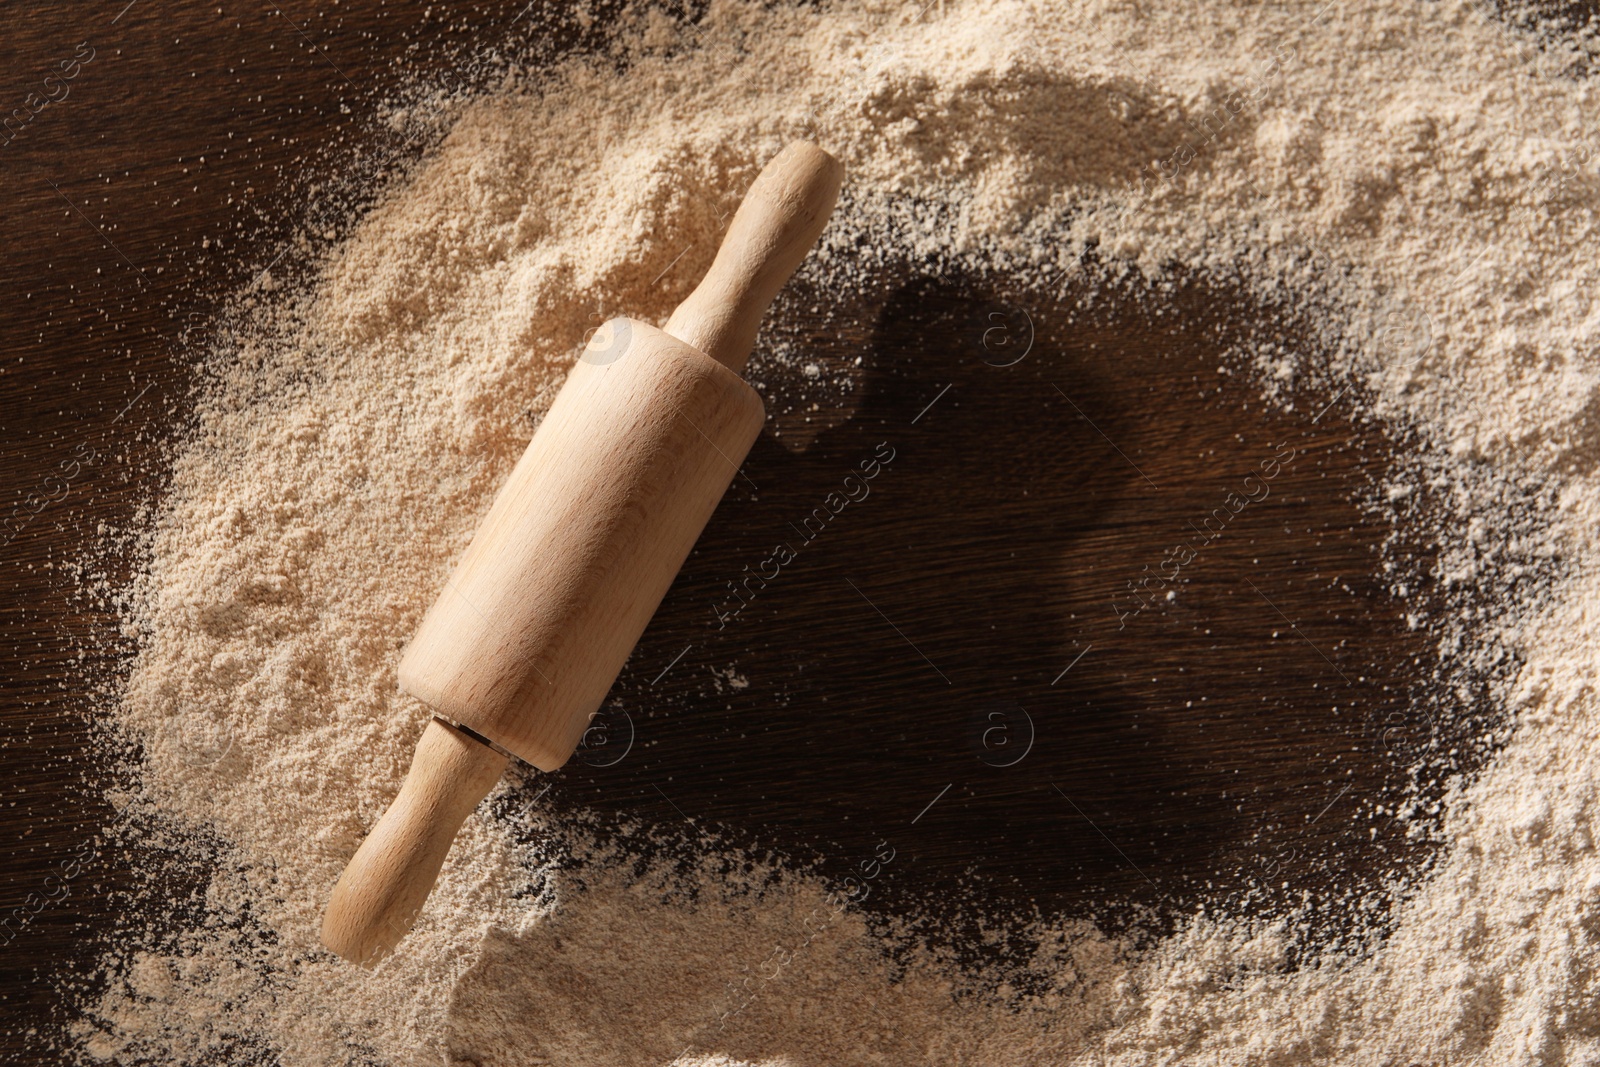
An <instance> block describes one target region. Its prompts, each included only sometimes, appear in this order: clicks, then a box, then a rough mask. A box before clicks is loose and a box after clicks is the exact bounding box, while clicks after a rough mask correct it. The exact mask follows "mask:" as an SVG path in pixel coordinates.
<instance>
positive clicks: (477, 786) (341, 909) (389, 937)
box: [322, 718, 506, 967]
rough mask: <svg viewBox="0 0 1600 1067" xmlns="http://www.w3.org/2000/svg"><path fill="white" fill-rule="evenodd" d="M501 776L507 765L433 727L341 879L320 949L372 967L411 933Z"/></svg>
mask: <svg viewBox="0 0 1600 1067" xmlns="http://www.w3.org/2000/svg"><path fill="white" fill-rule="evenodd" d="M505 769H506V757H505V756H504V755H503V754H502V753H500V752H498V751H496V750H495V749H493V748H491V747H490V746H488V745H486V744H484V743H483V742H482V741H481V740H478V739H476V738H474V737H473V736H472V735H471V734H469V733H468V732H466V731H465V730H462V729H461V728H459V727H457V726H454V725H452V724H450V723H447V722H445V721H444V720H442V719H437V718H435V719H430V720H429V721H428V725H427V726H426V727H425V728H424V729H423V731H422V739H421V740H420V741H418V742H417V754H416V755H415V756H414V757H412V760H411V770H410V772H409V773H408V774H407V775H406V780H405V784H404V785H402V786H401V787H400V793H399V795H397V796H396V797H395V798H394V803H392V804H390V805H389V810H387V811H385V812H384V813H383V817H382V818H380V819H379V820H378V824H377V825H376V826H374V827H373V828H372V832H371V833H370V834H368V835H367V839H366V840H365V841H363V842H362V843H361V847H360V848H359V849H358V850H357V851H356V854H355V858H354V859H352V860H351V861H350V865H349V866H348V867H346V868H345V870H344V874H342V875H340V876H339V882H338V884H337V885H335V886H334V887H333V897H332V899H330V900H329V902H328V910H327V912H326V913H324V915H323V918H322V943H323V944H324V945H326V946H328V947H329V948H330V949H332V950H333V951H335V952H337V953H338V954H339V955H341V956H343V957H344V958H345V959H347V960H350V961H351V962H352V963H359V964H361V965H362V966H363V967H371V966H373V965H374V964H376V963H377V962H378V961H379V960H381V959H382V958H383V957H384V956H387V955H388V954H389V953H390V952H391V951H392V950H393V949H394V947H395V946H396V945H398V944H399V943H400V940H401V939H402V938H403V937H405V936H406V934H407V933H408V932H409V931H410V930H411V927H412V924H414V923H415V922H416V920H417V915H418V914H419V913H420V912H421V911H422V904H423V902H424V901H425V900H427V899H428V893H429V892H430V891H431V890H432V889H433V883H434V881H435V879H437V878H438V877H439V869H440V868H441V867H443V866H444V859H445V856H446V855H447V854H448V853H449V851H450V843H451V842H452V841H454V840H455V836H456V832H457V831H458V830H460V829H461V824H462V822H464V821H465V820H466V817H467V816H468V815H470V814H471V813H472V809H473V808H476V807H477V806H478V803H479V802H480V801H481V800H483V798H484V797H486V796H488V795H489V790H491V789H493V788H494V784H495V782H497V781H499V780H500V775H501V774H502V773H504V771H505Z"/></svg>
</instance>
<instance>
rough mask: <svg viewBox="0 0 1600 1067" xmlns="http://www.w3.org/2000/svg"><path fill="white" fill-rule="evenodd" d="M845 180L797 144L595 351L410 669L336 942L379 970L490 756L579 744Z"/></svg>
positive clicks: (698, 524)
mask: <svg viewBox="0 0 1600 1067" xmlns="http://www.w3.org/2000/svg"><path fill="white" fill-rule="evenodd" d="M842 177H843V168H842V167H841V166H840V165H839V163H838V161H837V160H835V159H834V158H833V157H832V156H829V155H828V154H827V153H826V152H823V151H822V150H821V149H819V148H816V147H815V146H812V145H809V144H804V143H799V142H797V143H795V144H791V145H790V146H789V147H787V148H785V149H784V150H783V152H781V153H779V155H778V156H777V157H776V158H775V159H774V160H773V161H772V162H771V163H769V164H768V165H767V167H766V168H765V169H764V170H763V171H762V172H761V174H760V176H758V177H757V179H756V181H755V183H754V184H753V185H752V186H751V188H750V191H749V192H748V193H747V195H746V197H745V200H744V202H743V204H741V205H740V208H739V211H738V212H737V213H736V214H735V216H734V219H733V222H732V223H731V224H730V226H729V229H728V233H727V235H726V237H725V238H724V240H723V244H722V246H721V248H720V249H719V250H718V252H717V256H716V259H715V261H714V262H713V264H712V266H711V269H710V270H709V271H708V272H707V274H706V277H705V278H704V280H702V282H701V283H700V285H699V286H698V287H697V288H696V289H695V291H694V292H693V293H691V294H690V296H689V297H688V298H687V299H686V300H685V301H684V302H683V303H682V304H681V305H679V307H678V309H677V310H676V311H674V312H673V314H672V317H671V318H670V319H669V320H668V322H667V327H666V329H665V330H662V329H657V328H655V327H653V326H650V325H648V324H646V323H643V322H639V321H637V320H634V319H627V318H618V319H613V320H611V321H610V322H608V323H606V324H605V325H604V326H603V327H601V329H600V330H599V331H597V332H596V334H595V335H594V337H593V338H592V339H591V340H590V341H589V344H588V346H587V347H586V348H585V349H584V352H583V354H582V355H581V356H580V358H579V359H578V362H577V364H576V366H575V367H574V368H573V370H572V371H571V373H570V374H569V375H568V377H567V381H566V383H565V384H564V385H563V386H562V388H561V392H560V393H559V394H558V395H557V396H556V399H555V402H554V403H553V404H552V405H551V407H550V410H549V412H548V413H547V414H546V415H545V418H544V420H543V422H542V423H541V424H540V426H539V430H538V432H537V433H536V434H535V435H534V438H533V441H532V442H531V443H530V444H529V445H528V449H527V451H526V452H524V453H523V455H522V458H521V459H520V460H519V461H518V462H517V465H516V467H515V468H514V469H513V470H512V472H511V476H510V477H509V478H508V479H507V481H506V484H505V485H504V487H502V489H501V490H500V494H499V496H497V497H496V498H495V502H494V504H493V506H492V507H491V508H490V510H489V514H488V515H487V516H486V517H485V518H484V519H483V522H482V523H481V525H480V526H479V527H478V531H477V533H476V534H475V535H474V537H473V540H472V543H471V545H470V546H469V547H468V548H467V551H466V553H465V555H464V556H463V557H462V558H461V560H460V561H459V562H458V563H457V564H456V567H455V570H454V572H453V573H452V574H451V575H450V577H449V578H448V580H446V582H445V587H444V590H443V591H442V592H441V593H440V594H439V598H438V600H436V601H435V602H434V604H433V607H432V608H430V609H429V611H428V613H427V615H426V616H425V617H424V619H423V621H422V625H421V627H420V628H419V629H418V631H417V633H416V635H415V636H414V637H413V639H412V641H411V643H410V645H408V646H407V648H406V651H405V653H404V655H403V656H402V658H401V662H400V670H399V680H400V687H401V688H402V689H404V690H405V691H406V692H408V693H411V694H412V695H414V696H416V697H417V698H419V699H420V700H422V701H423V702H425V703H426V704H428V705H429V706H430V707H432V708H433V709H434V710H435V711H436V712H437V713H438V715H439V716H440V718H437V719H435V720H434V721H432V722H430V723H429V724H428V726H427V727H426V728H425V730H424V732H423V736H422V739H421V741H420V742H419V744H418V747H417V754H416V757H415V758H414V760H413V762H412V765H411V771H410V773H409V774H408V775H407V777H406V781H405V784H404V785H403V786H402V787H401V790H400V794H399V796H397V797H396V798H395V801H394V803H393V804H391V805H390V807H389V809H388V811H386V812H385V813H384V815H383V817H382V818H381V819H380V820H379V821H378V824H377V825H376V826H375V827H374V828H373V830H372V832H371V833H370V834H369V835H368V837H367V839H366V841H365V842H363V843H362V845H361V848H360V849H359V850H358V851H357V852H356V855H355V857H354V858H353V859H352V860H351V861H350V865H349V866H348V867H347V868H346V869H345V872H344V874H343V875H342V876H341V877H340V879H339V882H338V884H337V885H336V886H335V887H334V891H333V896H332V899H331V900H330V901H329V904H328V910H327V913H326V914H325V915H324V917H323V925H322V939H323V942H324V943H325V944H326V945H327V946H328V947H329V948H332V949H333V950H334V951H336V952H338V953H339V954H340V955H342V956H345V957H346V958H348V959H351V960H354V961H356V962H359V963H362V964H365V965H371V964H372V963H374V962H376V961H377V960H378V959H380V958H381V957H382V956H383V955H385V954H386V953H387V952H389V951H390V950H391V949H392V948H393V947H394V946H395V944H397V943H398V942H399V940H400V939H401V938H402V937H403V936H404V935H405V933H406V932H407V931H408V930H409V929H410V927H411V924H412V922H413V921H414V920H415V917H416V915H417V914H418V912H419V911H420V909H421V907H422V903H423V901H424V900H425V899H426V897H427V894H428V891H429V889H430V888H431V887H432V885H433V882H434V879H435V878H436V877H437V876H438V873H439V870H440V868H441V866H442V864H443V862H444V858H445V856H446V854H447V853H448V851H449V848H450V843H451V840H452V839H453V838H454V836H455V833H456V831H457V830H458V829H459V828H460V825H461V823H462V821H463V820H464V819H465V818H466V816H467V815H468V814H470V813H471V811H472V809H473V808H474V807H476V805H477V803H478V802H479V801H480V800H482V799H483V797H484V796H485V795H487V793H488V791H489V790H490V789H491V788H493V786H494V783H495V781H496V780H497V779H498V778H499V776H500V774H501V772H502V770H503V769H504V767H505V763H506V758H505V756H504V755H503V754H502V753H501V752H500V751H498V750H497V748H498V749H504V750H505V751H506V752H509V753H511V754H513V755H515V756H517V757H518V758H520V759H523V760H525V761H527V762H528V763H531V764H533V765H534V766H535V767H537V768H539V769H540V770H545V771H550V770H554V769H556V768H558V767H560V766H561V765H562V764H563V763H565V762H566V760H567V759H568V757H570V756H571V755H572V753H573V751H574V750H575V749H576V748H577V745H578V743H579V741H580V740H581V738H582V737H583V733H584V731H585V730H586V729H587V727H588V724H589V720H590V718H591V717H592V716H593V715H594V713H595V711H597V710H598V709H599V707H600V704H601V702H602V701H604V699H605V696H606V693H607V692H608V691H609V689H610V688H611V685H612V683H613V682H614V681H615V680H616V677H617V674H618V672H619V671H620V670H621V669H622V665H623V663H624V662H625V661H626V660H627V658H628V654H629V653H630V652H631V651H632V649H633V646H634V644H635V643H636V642H637V641H638V639H639V636H640V635H641V634H642V633H643V632H644V628H645V626H646V625H647V624H648V623H649V621H650V618H651V616H652V615H653V614H654V613H655V610H656V608H657V607H658V606H659V605H660V603H661V599H662V597H664V596H665V595H666V592H667V589H668V588H669V587H670V586H671V584H672V581H673V578H674V577H676V575H677V573H678V569H679V568H680V567H681V566H682V565H683V561H684V559H685V558H687V556H688V554H689V551H690V550H691V549H692V548H693V547H694V542H695V540H696V539H697V538H698V537H699V536H700V532H701V530H702V529H703V528H704V527H705V524H706V522H707V520H709V519H710V517H711V513H712V511H714V510H715V508H716V506H717V502H718V501H719V500H720V499H721V498H722V495H723V493H724V492H726V491H727V488H728V485H729V483H730V482H731V481H732V480H733V477H734V475H735V474H736V473H737V472H738V469H739V464H740V463H741V462H743V460H744V456H745V454H746V453H747V452H748V451H749V449H750V446H751V445H752V444H753V443H754V441H755V438H756V435H757V434H758V433H759V432H760V430H761V426H762V423H763V421H764V412H763V409H762V404H761V398H760V397H759V396H758V395H757V394H756V392H755V390H753V389H751V388H750V386H749V385H748V384H747V383H746V382H745V381H744V379H743V378H742V377H740V373H739V372H740V371H741V370H742V368H743V366H744V363H745V360H746V358H747V357H748V355H749V352H750V348H751V346H752V345H753V344H754V341H755V335H756V330H757V328H758V327H759V325H760V322H761V318H762V316H763V315H764V314H765V312H766V309H767V305H768V304H769V303H771V301H772V298H773V297H774V296H775V295H776V294H777V291H778V289H779V288H781V287H782V285H783V283H784V282H785V281H787V280H788V278H789V276H790V275H791V274H792V273H793V272H794V270H795V268H796V267H798V266H799V265H800V262H801V261H802V260H803V259H804V258H805V256H806V254H807V252H808V251H809V250H810V249H811V246H812V245H813V244H815V243H816V240H817V237H818V236H819V235H820V234H821V232H822V228H823V226H824V225H825V224H826V222H827V219H828V216H829V215H830V214H831V213H832V211H833V205H834V201H835V200H836V198H837V196H838V192H839V185H840V181H841V180H842ZM446 720H447V721H446ZM485 739H487V741H488V742H492V743H493V744H492V745H491V744H488V743H485Z"/></svg>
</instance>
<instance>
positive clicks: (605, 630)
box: [400, 319, 764, 771]
mask: <svg viewBox="0 0 1600 1067" xmlns="http://www.w3.org/2000/svg"><path fill="white" fill-rule="evenodd" d="M763 421H764V412H763V410H762V405H761V398H760V397H759V396H758V395H757V394H756V392H755V390H754V389H752V388H750V386H749V385H748V384H747V383H746V382H745V381H744V379H743V378H741V377H740V376H739V375H738V374H736V373H734V372H733V371H731V370H729V369H728V368H727V367H725V366H723V365H722V364H721V363H719V362H717V361H716V360H714V359H712V358H711V357H709V356H707V355H705V354H703V353H701V352H698V351H696V350H695V349H693V348H690V347H689V346H688V345H686V344H684V343H683V342H682V341H679V340H676V339H675V338H673V337H671V336H669V335H667V334H666V333H664V332H663V331H661V330H659V329H656V328H655V327H653V326H650V325H648V324H646V323H643V322H638V321H636V320H632V319H614V320H612V321H611V322H609V323H607V324H606V325H605V326H604V327H602V328H601V329H600V331H598V332H597V333H596V334H595V336H594V338H593V339H592V340H591V341H590V343H589V347H588V348H587V349H586V350H585V353H584V356H583V358H581V359H579V360H578V362H577V364H576V365H575V366H574V367H573V370H572V372H571V374H570V376H569V377H568V378H567V382H566V384H565V385H564V386H563V387H562V389H561V392H560V394H559V395H558V396H557V398H556V401H555V403H554V404H552V405H551V408H550V411H549V413H548V414H547V415H546V416H545V419H544V422H543V423H542V424H541V425H540V427H539V432H538V433H537V434H535V435H534V438H533V441H532V442H531V443H530V444H529V446H528V449H527V451H526V452H524V453H523V455H522V458H521V459H520V460H518V462H517V465H516V467H515V468H514V469H513V470H512V472H511V476H510V478H509V479H507V481H506V484H505V486H504V488H502V489H501V491H500V494H499V496H497V497H496V498H495V503H494V506H493V507H492V508H491V509H490V511H489V514H488V516H487V517H485V519H484V520H483V524H482V525H481V526H480V527H479V530H478V533H477V534H476V536H475V537H474V538H473V541H472V545H471V547H469V548H468V549H467V552H466V554H465V555H464V556H463V557H462V559H461V562H460V563H459V564H458V565H457V566H456V568H455V570H454V572H453V573H452V574H451V575H450V577H449V579H448V580H447V581H446V583H445V589H444V592H443V593H442V594H441V595H440V597H439V599H438V600H437V601H436V602H435V603H434V606H433V607H432V608H431V609H430V610H429V612H428V614H427V617H426V618H425V619H424V620H423V623H422V626H421V628H420V629H419V630H418V631H417V634H416V637H415V638H413V639H412V641H411V643H410V645H409V646H408V647H407V649H406V653H405V655H404V657H403V658H402V659H401V662H400V686H401V688H403V689H404V690H405V691H406V692H408V693H410V694H412V695H413V696H415V697H417V698H418V699H420V700H422V701H423V702H425V703H426V704H428V705H429V706H431V707H433V708H435V709H436V710H438V711H439V712H441V713H442V714H444V715H445V716H447V717H449V718H451V719H453V720H455V721H456V722H459V723H461V724H462V725H464V726H467V727H469V728H471V729H472V730H475V731H477V732H478V733H480V734H482V735H483V736H485V737H487V738H489V739H490V740H491V741H494V742H495V743H496V744H499V745H502V746H504V747H505V748H506V749H507V750H508V751H510V752H512V753H514V754H515V755H517V756H518V757H520V758H522V759H524V760H526V761H528V762H529V763H531V764H533V765H534V766H535V767H538V768H539V769H540V770H545V771H553V770H555V769H556V768H557V767H560V766H561V765H562V764H563V763H565V762H566V760H567V757H568V756H570V755H571V754H572V751H573V750H574V749H575V748H576V747H577V745H578V741H579V740H580V738H582V736H583V732H584V730H585V729H586V728H587V726H588V720H589V716H590V715H591V714H592V713H593V712H594V711H595V709H597V708H599V706H600V703H601V701H603V700H604V699H605V695H606V692H607V691H608V690H609V689H610V688H611V683H612V681H613V680H614V679H615V677H616V672H617V671H618V670H619V669H620V668H621V666H622V663H623V661H624V660H626V659H627V657H628V653H629V651H630V650H631V649H632V648H633V646H634V643H635V642H636V641H637V640H638V639H639V635H640V634H641V633H642V632H643V631H644V628H645V625H646V624H647V623H648V622H649V621H650V617H651V615H652V614H654V612H655V610H656V606H657V605H658V604H659V603H660V602H661V597H662V596H663V595H664V594H665V593H666V591H667V589H668V587H670V586H671V584H672V580H673V578H674V577H675V576H676V575H677V573H678V568H679V567H680V566H682V564H683V561H684V558H685V557H686V556H688V554H689V550H690V548H692V547H693V546H694V542H695V538H697V537H698V536H699V535H700V531H701V530H702V529H703V528H704V526H705V523H706V520H707V519H708V518H709V517H710V516H711V512H712V511H713V509H715V508H716V506H717V501H718V500H720V499H721V498H722V494H723V491H724V490H725V489H726V487H727V484H728V482H729V480H730V479H731V478H732V477H733V475H734V473H735V472H736V469H737V467H736V464H737V463H738V462H739V461H742V460H743V458H744V455H745V453H746V452H748V451H749V449H750V445H751V443H752V442H754V441H755V439H756V435H757V434H758V433H759V432H760V430H761V426H762V423H763Z"/></svg>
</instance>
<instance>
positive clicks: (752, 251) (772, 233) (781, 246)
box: [663, 141, 844, 374]
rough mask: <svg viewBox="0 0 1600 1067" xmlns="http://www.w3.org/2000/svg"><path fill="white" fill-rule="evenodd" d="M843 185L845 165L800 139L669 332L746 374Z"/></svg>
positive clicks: (754, 191) (765, 178)
mask: <svg viewBox="0 0 1600 1067" xmlns="http://www.w3.org/2000/svg"><path fill="white" fill-rule="evenodd" d="M843 181H844V165H843V164H842V163H840V162H839V161H838V160H837V159H834V158H833V157H832V156H830V155H829V154H828V153H826V152H824V151H823V150H822V149H820V148H818V147H817V146H816V145H814V144H811V143H809V142H806V141H794V142H792V143H790V144H789V145H788V146H787V147H786V148H784V150H783V151H781V152H779V153H778V154H777V155H776V156H775V157H773V160H772V162H770V163H768V164H767V165H766V166H765V167H764V168H762V170H761V173H760V174H759V175H757V176H756V180H755V181H754V182H753V183H752V184H751V186H750V191H749V192H747V193H746V194H745V197H744V201H743V202H742V203H741V204H740V205H739V210H738V211H737V212H735V213H734V216H733V222H731V223H730V224H729V225H728V232H727V235H726V236H724V237H723V239H722V246H721V247H720V248H718V249H717V258H716V259H715V260H714V261H713V262H712V264H711V269H710V270H709V271H707V272H706V276H705V278H704V279H702V280H701V282H700V285H699V286H698V287H697V288H696V289H695V291H694V292H692V293H690V294H689V296H688V298H687V299H686V300H684V302H683V303H681V304H679V305H678V308H677V310H676V311H674V312H673V313H672V317H671V318H670V319H668V320H667V324H666V326H664V327H663V329H665V330H666V331H667V333H669V334H671V335H672V336H674V337H676V338H677V339H678V340H680V341H682V342H684V343H685V344H687V345H689V346H690V347H691V348H697V349H699V350H700V351H702V352H704V353H705V354H706V355H708V356H710V357H711V358H713V359H715V360H716V361H717V362H719V363H721V364H722V365H723V366H725V367H727V368H728V369H729V370H732V371H734V372H735V373H738V374H742V373H744V364H745V360H747V359H749V358H750V349H752V348H754V347H755V343H756V331H757V330H758V329H759V328H760V326H761V319H762V318H763V317H764V316H765V315H766V313H767V307H768V305H770V304H771V303H772V299H773V297H775V296H777V295H778V290H779V289H782V288H783V284H784V282H787V281H788V280H789V276H790V275H791V274H793V273H794V272H795V270H796V269H797V268H798V267H799V266H800V264H801V262H802V261H803V260H804V259H805V258H806V256H807V254H809V253H810V251H811V247H812V246H813V245H815V244H816V243H817V238H818V237H820V236H821V235H822V230H823V227H824V226H826V225H827V224H828V216H829V215H831V214H832V213H833V205H834V203H835V202H836V201H837V200H838V199H839V186H840V184H841V183H842V182H843Z"/></svg>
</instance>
